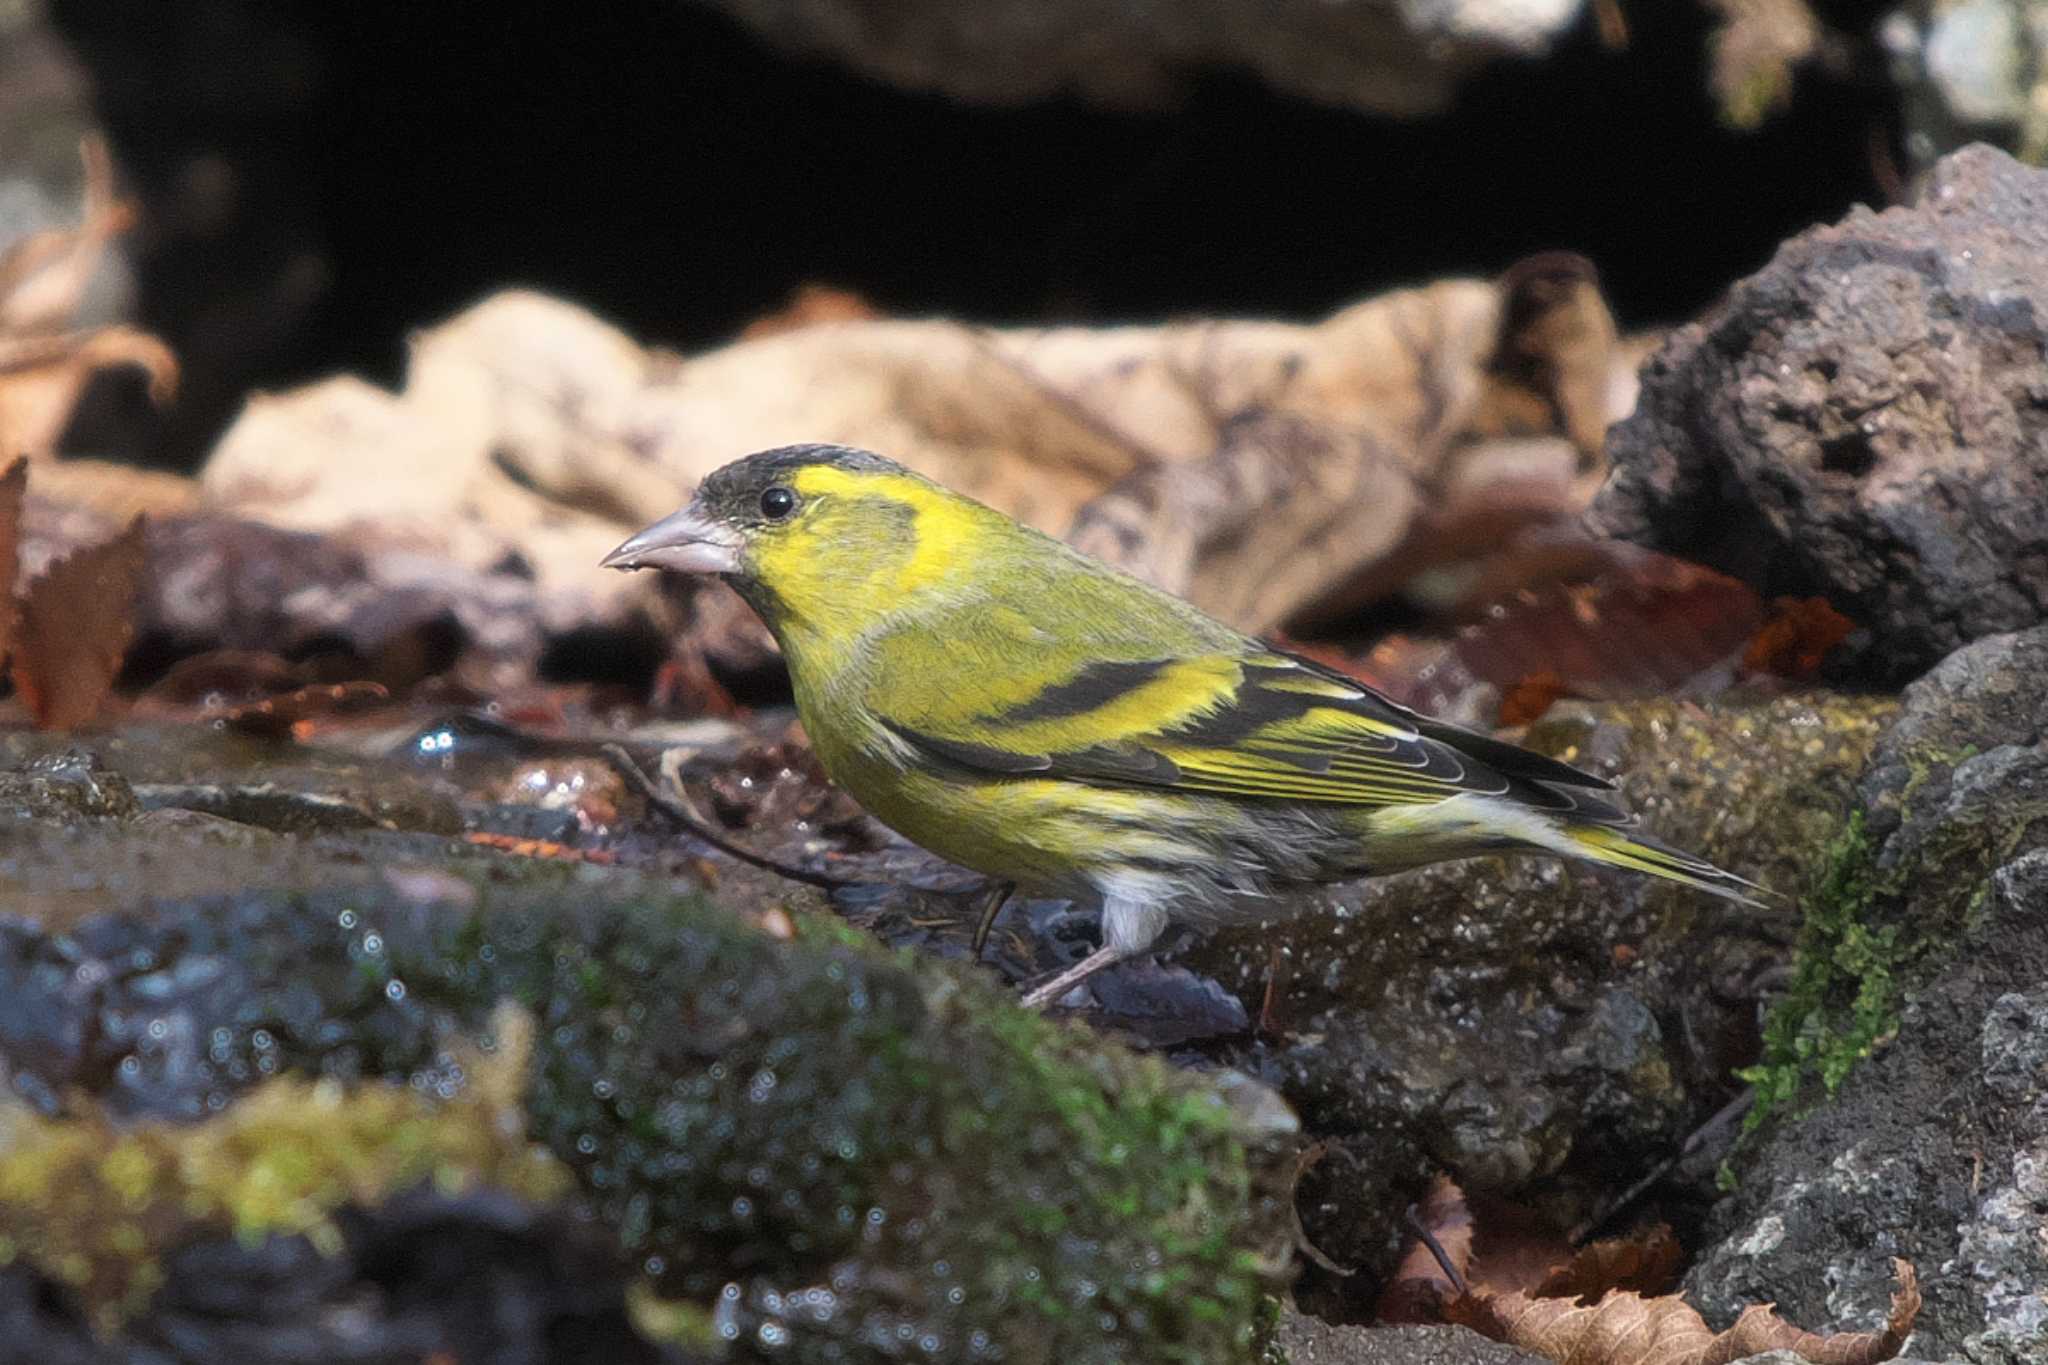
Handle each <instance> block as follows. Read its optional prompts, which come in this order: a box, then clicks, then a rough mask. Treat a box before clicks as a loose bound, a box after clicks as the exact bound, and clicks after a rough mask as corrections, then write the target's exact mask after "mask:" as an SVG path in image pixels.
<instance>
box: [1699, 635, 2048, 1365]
mask: <svg viewBox="0 0 2048 1365" xmlns="http://www.w3.org/2000/svg"><path fill="white" fill-rule="evenodd" d="M2044 662H2048V628H2040V629H2036V630H2034V631H2031V632H2028V633H2026V634H2023V635H2016V636H2015V635H2007V636H1996V637H1993V638H1990V639H1986V640H1982V641H1979V642H1978V643H1977V644H1975V645H1972V646H1970V647H1969V648H1967V649H1965V650H1963V651H1961V652H1959V653H1958V654H1957V655H1956V656H1955V657H1953V658H1951V659H1949V660H1947V661H1945V662H1944V663H1943V664H1942V665H1941V667H1939V668H1938V669H1936V670H1935V671H1934V672H1933V673H1931V674H1930V675H1929V676H1928V677H1926V678H1925V679H1922V680H1921V681H1920V682H1919V683H1917V684H1915V685H1914V686H1913V687H1912V688H1910V689H1908V691H1907V694H1906V698H1905V709H1904V711H1903V712H1902V714H1901V716H1900V718H1899V721H1898V722H1897V724H1896V725H1894V726H1893V728H1892V729H1891V731H1890V732H1889V733H1888V734H1887V735H1886V736H1885V738H1884V739H1883V740H1882V741H1880V743H1879V745H1878V750H1877V754H1876V756H1875V757H1874V759H1873V762H1872V765H1871V768H1870V770H1869V771H1868V773H1867V774H1866V775H1865V777H1864V779H1863V782H1862V784H1861V789H1860V794H1861V796H1862V798H1863V802H1864V807H1865V810H1866V811H1867V812H1868V816H1867V821H1866V825H1865V832H1866V835H1867V836H1868V840H1867V844H1866V846H1865V847H1863V848H1862V849H1861V850H1860V852H1852V853H1851V854H1850V855H1848V856H1852V857H1854V858H1855V859H1856V860H1857V866H1856V867H1855V868H1854V869H1853V871H1854V872H1855V874H1856V875H1855V876H1854V877H1850V878H1846V879H1844V880H1843V881H1842V882H1841V883H1839V885H1840V886H1852V885H1860V886H1861V887H1863V888H1864V889H1863V890H1862V891H1860V892H1857V893H1855V903H1854V904H1853V905H1847V906H1840V907H1837V908H1838V909H1841V910H1845V911H1851V912H1853V915H1854V918H1855V920H1856V922H1857V923H1858V924H1859V925H1860V926H1861V928H1862V930H1863V931H1864V932H1865V933H1866V934H1867V935H1869V937H1868V938H1866V939H1865V940H1864V941H1865V943H1866V945H1869V944H1876V945H1878V949H1877V951H1878V952H1879V953H1880V954H1888V955H1889V957H1888V960H1886V961H1884V962H1883V963H1882V964H1881V967H1882V970H1883V971H1884V972H1885V973H1887V974H1888V977H1889V978H1890V980H1891V982H1892V985H1891V986H1890V987H1887V989H1888V990H1892V991H1896V992H1897V996H1896V999H1897V1001H1898V1005H1897V1013H1896V1022H1895V1026H1894V1027H1892V1028H1891V1029H1889V1030H1888V1032H1889V1037H1888V1038H1884V1037H1881V1038H1880V1039H1879V1041H1878V1044H1877V1046H1876V1049H1875V1052H1874V1055H1872V1056H1871V1057H1870V1058H1869V1059H1868V1060H1866V1061H1864V1062H1863V1063H1861V1064H1860V1065H1859V1066H1857V1067H1856V1068H1855V1069H1854V1070H1852V1071H1851V1072H1850V1073H1849V1075H1848V1077H1847V1079H1846V1081H1845V1082H1844V1083H1843V1084H1842V1086H1841V1089H1840V1090H1839V1092H1838V1093H1837V1094H1836V1095H1835V1096H1834V1097H1833V1099H1831V1100H1828V1101H1826V1102H1825V1103H1822V1104H1821V1105H1820V1106H1819V1107H1818V1108H1816V1109H1814V1110H1813V1111H1812V1112H1810V1113H1808V1114H1807V1115H1805V1116H1804V1117H1801V1118H1797V1119H1794V1120H1791V1121H1788V1122H1784V1123H1782V1124H1779V1125H1778V1126H1777V1127H1776V1128H1775V1129H1774V1130H1773V1131H1772V1132H1771V1133H1770V1135H1769V1136H1768V1137H1767V1138H1766V1140H1765V1141H1763V1142H1762V1143H1761V1144H1759V1146H1758V1147H1757V1148H1756V1149H1755V1150H1753V1151H1751V1152H1750V1153H1749V1154H1747V1156H1746V1157H1745V1158H1744V1159H1743V1160H1742V1161H1741V1163H1740V1165H1739V1166H1738V1174H1739V1176H1740V1179H1741V1185H1740V1189H1739V1191H1738V1193H1737V1194H1736V1196H1735V1197H1734V1198H1733V1199H1732V1200H1730V1201H1729V1202H1728V1203H1727V1204H1726V1205H1724V1206H1723V1207H1722V1208H1721V1209H1720V1210H1718V1211H1717V1213H1716V1216H1715V1218H1714V1223H1713V1230H1714V1231H1715V1233H1716V1234H1717V1240H1716V1242H1715V1243H1714V1244H1713V1245H1711V1246H1710V1247H1708V1249H1707V1250H1706V1251H1705V1252H1704V1253H1703V1254H1702V1256H1701V1257H1700V1259H1699V1260H1698V1262H1697V1263H1696V1264H1695V1265H1694V1267H1693V1269H1692V1271H1691V1272H1690V1274H1689V1276H1688V1289H1689V1292H1690V1294H1691V1296H1692V1297H1693V1299H1694V1301H1695V1302H1696V1303H1698V1304H1700V1305H1701V1306H1702V1309H1703V1311H1705V1312H1706V1313H1707V1314H1708V1316H1709V1319H1710V1320H1717V1319H1718V1320H1720V1321H1723V1322H1725V1321H1726V1320H1729V1319H1732V1318H1733V1316H1734V1315H1735V1314H1736V1313H1737V1312H1738V1311H1739V1310H1740V1309H1741V1308H1742V1307H1743V1306H1744V1305H1746V1304H1749V1303H1756V1302H1763V1301H1776V1302H1777V1303H1778V1305H1779V1311H1780V1312H1781V1313H1782V1314H1783V1315H1784V1316H1785V1317H1786V1318H1788V1319H1789V1320H1791V1321H1794V1322H1797V1323H1799V1324H1800V1325H1801V1326H1802V1327H1805V1328H1807V1329H1809V1330H1813V1331H1827V1330H1864V1329H1867V1328H1868V1327H1870V1326H1871V1325H1872V1324H1873V1323H1875V1322H1878V1321H1881V1320H1882V1317H1883V1314H1884V1311H1885V1307H1886V1304H1887V1303H1888V1301H1889V1298H1890V1294H1891V1288H1892V1285H1891V1276H1890V1267H1889V1260H1890V1258H1891V1257H1892V1256H1905V1257H1907V1258H1908V1259H1910V1260H1912V1261H1913V1262H1914V1263H1915V1264H1916V1265H1917V1267H1918V1268H1919V1271H1920V1277H1921V1283H1922V1287H1923V1289H1924V1291H1925V1294H1926V1308H1925V1310H1924V1311H1923V1313H1922V1315H1921V1318H1920V1323H1919V1327H1918V1329H1917V1330H1916V1332H1915V1334H1914V1337H1913V1339H1912V1349H1913V1350H1914V1352H1915V1353H1916V1354H1918V1355H1922V1356H1928V1357H1940V1356H1944V1355H1960V1356H1962V1357H1965V1358H1967V1359H1968V1360H1970V1361H1973V1362H1980V1365H2008V1363H2016V1362H2020V1361H2038V1360H2041V1359H2044V1358H2048V1299H2044V1297H2043V1295H2044V1292H2048V1244H2044V1243H2043V1242H2042V1240H2041V1238H2040V1236H2039V1232H2040V1228H2041V1209H2042V1207H2043V1205H2044V1204H2048V1176H2044V1175H2043V1172H2044V1170H2048V669H2044ZM1988 869H1996V870H1995V871H1988V875H1987V870H1988ZM1870 980H1871V977H1870V976H1869V975H1867V974H1866V975H1865V976H1864V978H1863V981H1864V982H1865V983H1868V982H1869V981H1870ZM1849 985H1850V986H1851V987H1852V988H1853V987H1854V986H1855V985H1856V983H1854V982H1851V983H1849ZM1815 1098H1816V1099H1818V1098H1819V1097H1818V1096H1815Z"/></svg>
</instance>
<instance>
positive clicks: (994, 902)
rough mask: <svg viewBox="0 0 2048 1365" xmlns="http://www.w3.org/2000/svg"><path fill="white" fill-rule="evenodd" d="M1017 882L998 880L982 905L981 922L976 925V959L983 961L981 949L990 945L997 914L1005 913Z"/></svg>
mask: <svg viewBox="0 0 2048 1365" xmlns="http://www.w3.org/2000/svg"><path fill="white" fill-rule="evenodd" d="M1016 890H1017V883H1015V882H997V883H996V884H995V886H994V887H993V888H991V890H990V891H989V895H988V900H987V902H986V903H985V904H983V906H982V907H981V922H980V923H979V924H977V925H975V926H974V960H975V961H976V962H979V961H981V950H982V949H983V948H986V947H987V946H988V935H989V931H990V930H991V929H994V928H995V927H996V916H997V915H1000V914H1002V913H1003V907H1004V906H1005V905H1007V904H1009V901H1010V897H1011V896H1012V895H1014V894H1015V893H1016Z"/></svg>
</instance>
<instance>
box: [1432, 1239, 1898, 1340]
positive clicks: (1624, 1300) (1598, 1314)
mask: <svg viewBox="0 0 2048 1365" xmlns="http://www.w3.org/2000/svg"><path fill="white" fill-rule="evenodd" d="M1892 1267H1893V1270H1894V1271H1895V1272H1896V1274H1897V1275H1898V1280H1899V1289H1898V1292H1897V1293H1895V1294H1894V1295H1893V1296H1892V1308H1891V1313H1890V1316H1889V1320H1888V1321H1887V1322H1886V1324H1885V1327H1884V1330H1883V1331H1880V1332H1842V1333H1836V1334H1835V1335H1832V1336H1827V1337H1822V1336H1819V1335H1817V1334H1815V1333H1812V1332H1806V1331H1802V1330H1800V1329H1799V1328H1797V1327H1794V1326H1793V1325H1792V1324H1790V1323H1788V1322H1786V1321H1784V1320H1783V1319H1782V1318H1780V1317H1778V1316H1777V1315H1776V1314H1775V1313H1773V1312H1772V1311H1771V1309H1770V1308H1769V1307H1767V1306H1764V1305H1754V1306H1752V1307H1750V1308H1746V1309H1744V1310H1743V1313H1742V1316H1741V1317H1740V1318H1738V1319H1737V1320H1736V1322H1735V1325H1734V1326H1733V1327H1731V1328H1729V1329H1728V1330H1727V1331H1726V1332H1720V1333H1717V1332H1715V1331H1714V1330H1713V1329H1712V1328H1710V1327H1709V1326H1707V1324H1706V1321H1705V1320H1704V1319H1703V1318H1701V1317H1700V1315H1699V1312H1698V1310H1696V1309H1695V1308H1693V1306H1692V1305H1691V1304H1689V1303H1687V1302H1685V1300H1684V1299H1682V1298H1679V1297H1678V1296H1676V1295H1667V1296H1663V1297H1659V1298H1644V1297H1643V1296H1641V1295H1640V1294H1636V1293H1632V1292H1630V1291H1627V1290H1616V1291H1614V1292H1611V1293H1609V1294H1607V1295H1606V1296H1605V1297H1603V1298H1602V1299H1601V1300H1600V1301H1599V1302H1598V1303H1595V1304H1593V1305H1591V1306H1587V1305H1583V1304H1581V1303H1580V1302H1579V1301H1578V1300H1576V1299H1569V1298H1556V1299H1551V1298H1536V1297H1532V1296H1530V1295H1528V1294H1524V1293H1520V1292H1516V1293H1508V1294H1492V1293H1486V1292H1474V1293H1471V1294H1467V1295H1464V1296H1462V1297H1460V1298H1457V1299H1453V1300H1450V1301H1448V1302H1447V1303H1445V1305H1444V1319H1445V1320H1446V1321H1448V1322H1454V1323H1459V1324H1461V1325H1463V1326H1466V1327H1470V1328H1472V1329H1473V1330H1475V1331H1477V1332H1480V1333H1482V1334H1484V1335H1485V1336H1488V1337H1491V1338H1492V1339H1493V1340H1495V1341H1501V1342H1506V1343H1507V1344H1509V1345H1511V1346H1514V1347H1516V1348H1518V1349H1520V1350H1524V1351H1529V1352H1531V1353H1533V1354H1535V1355H1540V1356H1545V1357H1547V1358H1549V1359H1551V1360H1555V1361H1560V1362H1567V1361H1568V1362H1571V1365H1730V1362H1733V1361H1737V1360H1741V1359H1743V1358H1745V1357H1747V1356H1752V1355H1758V1354H1761V1353H1762V1352H1764V1351H1773V1350H1790V1351H1794V1352H1797V1353H1798V1354H1799V1355H1800V1356H1802V1357H1804V1358H1805V1359H1807V1360H1810V1361H1813V1362H1815V1365H1876V1362H1878V1361H1883V1360H1890V1359H1891V1358H1892V1357H1893V1356H1896V1355H1897V1354H1898V1353H1899V1349H1900V1348H1901V1347H1902V1346H1903V1345H1904V1344H1905V1340H1906V1338H1907V1336H1909V1335H1910V1334H1911V1333H1912V1330H1913V1322H1914V1319H1915V1318H1917V1317H1918V1316H1919V1312H1920V1288H1919V1281H1918V1278H1917V1277H1916V1276H1915V1274H1914V1271H1913V1266H1912V1264H1911V1262H1908V1261H1905V1260H1894V1261H1893V1262H1892Z"/></svg>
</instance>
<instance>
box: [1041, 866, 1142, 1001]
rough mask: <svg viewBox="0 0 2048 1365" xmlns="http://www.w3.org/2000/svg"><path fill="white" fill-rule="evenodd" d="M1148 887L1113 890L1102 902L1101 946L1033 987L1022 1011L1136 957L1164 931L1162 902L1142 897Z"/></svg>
mask: <svg viewBox="0 0 2048 1365" xmlns="http://www.w3.org/2000/svg"><path fill="white" fill-rule="evenodd" d="M1149 890H1151V888H1149V887H1141V888H1136V889H1134V890H1124V889H1123V888H1121V887H1120V888H1118V890H1117V891H1114V892H1111V894H1109V895H1107V896H1105V897H1104V898H1103V902H1102V946H1101V947H1100V948H1097V949H1096V950H1095V951H1094V952H1092V953H1090V954H1088V956H1086V957H1084V958H1082V959H1081V960H1080V961H1079V962H1076V963H1075V964H1074V965H1073V966H1071V967H1069V968H1067V969H1066V970H1065V971H1063V972H1061V973H1059V975H1057V976H1055V977H1053V978H1052V979H1051V980H1050V981H1047V982H1045V983H1043V984H1042V985H1037V986H1033V987H1032V988H1031V989H1030V990H1029V991H1028V992H1026V993H1025V996H1024V999H1023V1001H1022V1002H1021V1003H1022V1004H1023V1006H1024V1008H1025V1009H1028V1010H1035V1009H1041V1008H1043V1007H1044V1006H1046V1005H1049V1004H1051V1003H1052V1002H1053V1001H1055V1000H1057V999H1059V998H1060V997H1061V996H1063V995H1065V994H1066V993H1067V992H1068V991H1070V990H1072V989H1074V987H1076V986H1078V985H1080V984H1081V983H1082V982H1083V981H1086V980H1087V979H1088V978H1089V977H1091V976H1093V975H1095V974H1096V973H1097V972H1099V971H1101V970H1102V969H1103V968H1104V967H1107V966H1109V965H1110V964H1111V963H1113V962H1121V961H1123V960H1124V959H1125V958H1127V957H1136V956H1137V955H1138V954H1139V953H1142V952H1144V951H1145V950H1146V949H1147V948H1150V947H1151V946H1152V943H1153V941H1154V940H1155V939H1157V938H1158V937H1159V935H1160V934H1161V933H1162V932H1163V931H1164V930H1165V928H1166V919H1167V915H1166V903H1165V901H1164V900H1163V899H1162V898H1160V897H1158V896H1156V895H1148V894H1144V893H1145V892H1147V891H1149Z"/></svg>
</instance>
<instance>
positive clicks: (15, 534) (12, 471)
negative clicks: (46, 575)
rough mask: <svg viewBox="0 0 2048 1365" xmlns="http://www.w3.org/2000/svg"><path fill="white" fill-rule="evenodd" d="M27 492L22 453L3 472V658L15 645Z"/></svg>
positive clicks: (0, 484)
mask: <svg viewBox="0 0 2048 1365" xmlns="http://www.w3.org/2000/svg"><path fill="white" fill-rule="evenodd" d="M27 492H28V457H27V456H22V457H21V458H19V459H17V460H15V462H14V463H13V464H11V465H9V466H7V472H6V473H5V474H0V658H4V657H5V656H6V655H7V654H8V652H9V651H10V650H12V649H13V648H14V632H15V629H16V627H17V626H18V625H19V624H20V620H21V605H20V603H18V602H17V601H16V600H15V597H14V580H15V577H16V575H17V574H19V573H20V571H21V501H22V498H23V497H24V496H25V495H26V494H27Z"/></svg>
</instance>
